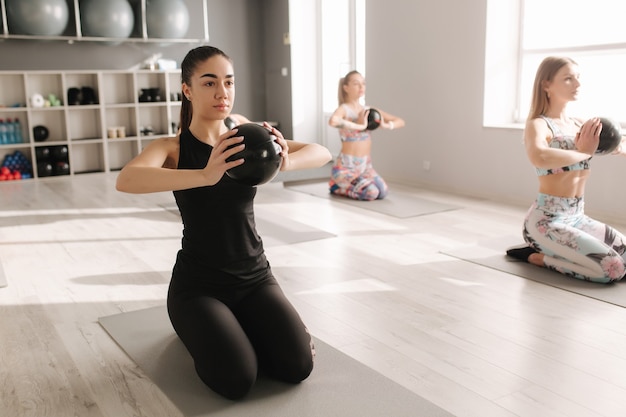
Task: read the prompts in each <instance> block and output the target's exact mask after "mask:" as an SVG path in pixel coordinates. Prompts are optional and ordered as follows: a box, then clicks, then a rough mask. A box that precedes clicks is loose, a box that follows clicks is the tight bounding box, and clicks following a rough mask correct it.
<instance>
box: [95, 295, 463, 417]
mask: <svg viewBox="0 0 626 417" xmlns="http://www.w3.org/2000/svg"><path fill="white" fill-rule="evenodd" d="M99 321H100V324H101V325H102V326H103V327H104V329H105V330H106V331H107V332H108V333H109V334H110V335H111V337H112V338H113V339H114V340H115V341H116V342H117V343H118V344H119V345H120V347H121V348H122V349H123V350H124V351H125V352H126V353H127V354H128V355H129V356H130V357H131V358H132V359H133V360H134V361H135V362H136V363H137V364H138V365H139V366H140V367H141V368H142V369H143V371H144V372H145V373H146V374H147V375H148V377H150V379H151V380H152V381H153V382H154V383H155V384H156V385H157V386H158V387H159V388H160V389H161V390H162V391H163V393H164V394H165V395H167V396H168V397H169V399H170V400H171V401H172V402H173V403H174V405H176V407H178V409H179V410H180V411H181V412H182V413H183V414H184V415H185V416H187V417H191V416H195V417H202V416H211V417H220V416H221V417H246V416H255V417H256V416H272V417H282V416H284V417H293V416H298V417H318V416H319V417H322V416H323V417H328V416H341V417H351V416H355V417H356V416H358V417H370V416H371V417H380V416H394V417H404V416H406V417H415V416H428V417H438V416H441V417H444V416H445V417H452V414H450V413H448V412H446V411H445V410H443V409H441V408H439V407H438V406H436V405H435V404H433V403H431V402H429V401H427V400H425V399H423V398H421V397H420V396H419V395H417V394H415V393H413V392H411V391H410V390H408V389H406V388H404V387H403V386H401V385H399V384H397V383H395V382H393V381H392V380H390V379H389V378H387V377H385V376H383V375H381V374H379V373H377V372H376V371H374V370H372V369H371V368H368V367H367V366H365V365H363V364H362V363H360V362H358V361H356V360H354V359H352V358H350V357H349V356H347V355H345V354H343V353H341V352H339V351H338V350H336V349H334V348H332V347H331V346H329V345H327V344H326V343H324V342H322V341H321V340H318V339H314V341H315V348H316V357H315V368H314V370H313V373H312V374H311V375H310V376H309V378H308V379H306V380H305V381H304V382H302V383H301V384H298V385H290V384H284V383H280V382H278V381H274V380H270V379H267V378H264V377H261V378H259V380H258V381H257V384H256V385H255V386H254V387H253V389H252V391H251V392H250V394H249V395H248V396H247V397H246V398H245V399H243V400H241V401H237V402H234V401H230V400H227V399H224V398H222V397H221V396H219V395H217V394H215V393H214V392H213V391H211V390H210V389H209V388H207V387H206V386H205V385H204V384H203V383H202V382H201V380H200V379H199V378H198V376H197V375H196V372H195V370H194V367H193V362H192V359H191V357H190V356H189V353H188V352H187V350H186V349H185V347H184V346H183V344H182V342H181V341H180V340H179V339H178V337H177V336H176V334H175V333H174V330H173V329H172V326H171V324H170V322H169V318H168V316H167V311H166V308H165V306H159V307H153V308H148V309H144V310H138V311H133V312H128V313H121V314H116V315H113V316H107V317H101V318H100V319H99Z"/></svg>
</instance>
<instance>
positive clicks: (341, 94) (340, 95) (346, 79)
mask: <svg viewBox="0 0 626 417" xmlns="http://www.w3.org/2000/svg"><path fill="white" fill-rule="evenodd" d="M354 75H361V73H360V72H358V71H357V70H352V71H350V72H349V73H347V74H346V75H345V76H343V77H341V78H340V79H339V91H338V92H337V101H339V105H340V106H341V105H342V104H343V103H345V102H346V92H345V90H344V89H343V86H344V85H348V84H349V83H350V79H351V78H352V76H354Z"/></svg>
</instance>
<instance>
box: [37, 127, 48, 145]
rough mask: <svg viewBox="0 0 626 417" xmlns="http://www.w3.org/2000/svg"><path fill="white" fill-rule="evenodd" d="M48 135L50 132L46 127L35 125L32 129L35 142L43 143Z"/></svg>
mask: <svg viewBox="0 0 626 417" xmlns="http://www.w3.org/2000/svg"><path fill="white" fill-rule="evenodd" d="M49 135H50V132H49V131H48V128H47V127H45V126H42V125H37V126H35V127H33V139H35V142H44V141H45V140H46V139H48V136H49Z"/></svg>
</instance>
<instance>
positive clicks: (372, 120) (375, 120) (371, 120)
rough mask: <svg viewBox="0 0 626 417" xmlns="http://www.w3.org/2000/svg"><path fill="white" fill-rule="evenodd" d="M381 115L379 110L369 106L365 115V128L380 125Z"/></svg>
mask: <svg viewBox="0 0 626 417" xmlns="http://www.w3.org/2000/svg"><path fill="white" fill-rule="evenodd" d="M381 120H382V116H381V115H380V112H379V111H378V110H376V109H374V108H370V112H369V113H368V115H367V128H366V129H365V130H375V129H378V126H380V122H381Z"/></svg>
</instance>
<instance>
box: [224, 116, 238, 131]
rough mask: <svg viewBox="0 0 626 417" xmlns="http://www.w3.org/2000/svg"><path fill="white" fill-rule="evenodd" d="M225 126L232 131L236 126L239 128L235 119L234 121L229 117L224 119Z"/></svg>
mask: <svg viewBox="0 0 626 417" xmlns="http://www.w3.org/2000/svg"><path fill="white" fill-rule="evenodd" d="M224 124H225V125H226V127H227V128H229V129H232V128H234V127H235V126H237V122H235V119H233V118H232V117H230V116H228V117H227V118H225V119H224Z"/></svg>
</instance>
